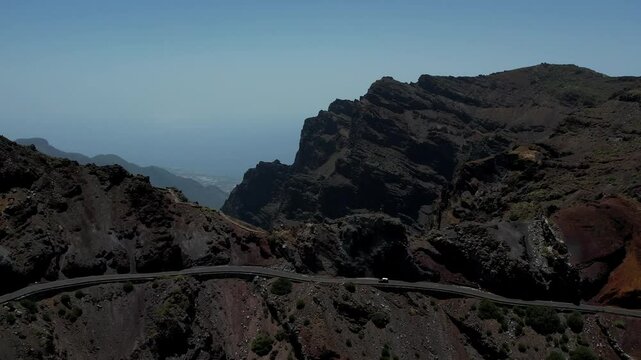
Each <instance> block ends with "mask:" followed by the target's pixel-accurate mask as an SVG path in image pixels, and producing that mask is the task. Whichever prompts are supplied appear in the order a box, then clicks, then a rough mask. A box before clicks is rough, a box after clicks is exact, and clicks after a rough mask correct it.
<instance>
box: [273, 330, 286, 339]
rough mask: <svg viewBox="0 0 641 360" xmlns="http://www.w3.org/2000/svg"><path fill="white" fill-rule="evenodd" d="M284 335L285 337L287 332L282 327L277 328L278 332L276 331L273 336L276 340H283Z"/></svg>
mask: <svg viewBox="0 0 641 360" xmlns="http://www.w3.org/2000/svg"><path fill="white" fill-rule="evenodd" d="M286 337H287V333H286V332H285V330H283V329H282V328H281V329H278V332H276V335H275V336H274V338H276V340H278V341H283V340H285V338H286Z"/></svg>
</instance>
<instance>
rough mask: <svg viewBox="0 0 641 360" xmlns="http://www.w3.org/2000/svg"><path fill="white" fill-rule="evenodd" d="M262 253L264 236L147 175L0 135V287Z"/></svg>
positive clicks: (260, 257) (265, 257)
mask: <svg viewBox="0 0 641 360" xmlns="http://www.w3.org/2000/svg"><path fill="white" fill-rule="evenodd" d="M261 249H262V251H261ZM270 257H271V255H270V254H269V248H268V246H267V242H266V240H265V237H264V236H260V235H257V234H254V233H250V232H248V231H246V230H244V229H242V228H240V227H238V226H237V225H235V224H234V223H231V222H229V221H227V220H226V218H225V217H223V216H222V215H220V214H219V213H218V212H216V211H214V210H210V209H207V208H202V207H198V206H195V205H192V204H190V203H184V202H181V201H180V194H177V193H175V192H173V191H169V190H162V189H157V188H154V187H152V186H151V184H150V183H149V180H148V179H147V178H144V177H140V176H132V175H130V174H128V173H127V172H126V171H125V170H124V169H123V168H121V167H119V166H107V167H98V166H93V165H88V166H80V165H78V164H77V163H75V162H72V161H69V160H64V159H56V158H50V157H47V156H44V155H42V154H40V153H39V152H37V151H36V150H35V149H33V148H29V147H24V146H20V145H17V144H15V143H12V142H10V141H8V140H7V139H5V138H2V137H0V277H2V279H3V281H2V284H1V285H0V291H2V292H6V291H8V290H11V289H15V288H18V287H21V286H24V285H26V284H27V283H29V282H34V281H42V280H54V279H58V278H65V277H77V276H87V275H97V274H104V273H114V272H118V273H123V272H150V271H162V270H170V269H179V268H184V267H190V266H195V265H205V264H207V265H216V264H227V263H230V262H236V263H252V262H254V263H257V264H263V263H269V262H270V261H271V260H270Z"/></svg>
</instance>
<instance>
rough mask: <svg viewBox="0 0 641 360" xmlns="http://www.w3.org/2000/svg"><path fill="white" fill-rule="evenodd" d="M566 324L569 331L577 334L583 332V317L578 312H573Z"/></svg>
mask: <svg viewBox="0 0 641 360" xmlns="http://www.w3.org/2000/svg"><path fill="white" fill-rule="evenodd" d="M566 322H567V324H568V327H569V328H570V330H572V331H573V332H574V333H576V334H578V333H580V332H582V331H583V316H581V314H580V313H578V312H576V311H575V312H573V313H572V314H570V315H569V316H568V318H567V321H566Z"/></svg>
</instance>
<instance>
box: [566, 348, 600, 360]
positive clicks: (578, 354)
mask: <svg viewBox="0 0 641 360" xmlns="http://www.w3.org/2000/svg"><path fill="white" fill-rule="evenodd" d="M597 359H598V357H597V356H596V355H595V354H594V352H593V351H592V349H590V348H589V347H585V346H578V347H577V348H576V349H574V350H572V351H570V360H597Z"/></svg>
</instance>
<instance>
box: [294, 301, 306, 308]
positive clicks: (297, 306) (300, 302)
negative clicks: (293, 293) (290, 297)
mask: <svg viewBox="0 0 641 360" xmlns="http://www.w3.org/2000/svg"><path fill="white" fill-rule="evenodd" d="M303 308H305V300H303V299H298V301H296V309H298V310H302V309H303Z"/></svg>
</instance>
